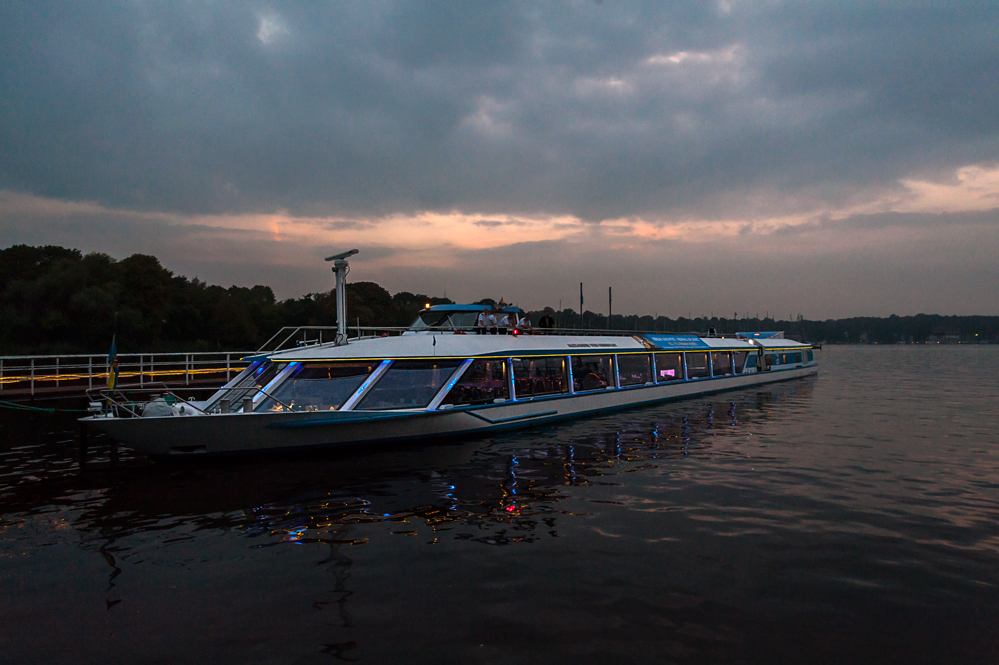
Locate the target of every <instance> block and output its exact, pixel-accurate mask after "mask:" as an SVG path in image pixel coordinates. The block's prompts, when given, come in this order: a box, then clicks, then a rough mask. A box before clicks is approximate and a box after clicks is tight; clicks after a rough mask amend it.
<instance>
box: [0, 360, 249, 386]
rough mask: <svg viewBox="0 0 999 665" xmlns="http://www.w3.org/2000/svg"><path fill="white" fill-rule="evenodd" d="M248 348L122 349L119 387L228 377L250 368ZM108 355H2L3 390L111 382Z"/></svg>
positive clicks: (1, 377) (185, 382)
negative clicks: (191, 349) (136, 351)
mask: <svg viewBox="0 0 999 665" xmlns="http://www.w3.org/2000/svg"><path fill="white" fill-rule="evenodd" d="M251 354H252V352H248V351H227V352H192V353H119V354H118V356H117V358H118V385H121V386H122V387H125V386H138V387H140V388H141V387H144V386H146V385H152V384H165V383H169V384H171V385H180V384H183V385H190V384H191V382H192V381H194V382H197V381H200V380H205V379H209V378H215V377H217V378H219V379H221V378H222V377H225V381H229V379H230V378H231V377H232V375H233V373H234V372H239V371H241V370H242V369H243V368H244V367H246V366H247V364H248V363H247V362H245V361H243V360H242V357H243V356H247V355H251ZM107 360H108V357H107V354H106V353H91V354H71V355H49V356H0V394H3V393H4V392H9V393H14V392H17V393H21V394H24V393H29V394H31V395H32V396H33V395H35V393H36V392H54V391H62V390H65V391H70V390H74V389H75V390H79V391H81V392H83V391H84V390H91V389H93V388H100V387H102V386H106V385H107V379H108V370H109V367H108V362H107Z"/></svg>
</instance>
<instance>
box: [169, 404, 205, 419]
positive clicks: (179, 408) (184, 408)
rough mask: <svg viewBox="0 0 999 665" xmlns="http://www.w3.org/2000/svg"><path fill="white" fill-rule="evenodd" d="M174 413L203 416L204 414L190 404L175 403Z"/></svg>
mask: <svg viewBox="0 0 999 665" xmlns="http://www.w3.org/2000/svg"><path fill="white" fill-rule="evenodd" d="M171 412H172V415H175V416H201V415H204V414H203V413H202V412H201V411H199V410H198V409H196V408H194V407H193V406H191V405H190V404H175V405H174V406H173V408H172V409H171Z"/></svg>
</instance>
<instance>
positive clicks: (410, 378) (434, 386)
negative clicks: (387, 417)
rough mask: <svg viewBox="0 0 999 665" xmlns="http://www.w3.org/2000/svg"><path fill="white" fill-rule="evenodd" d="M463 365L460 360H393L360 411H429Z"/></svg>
mask: <svg viewBox="0 0 999 665" xmlns="http://www.w3.org/2000/svg"><path fill="white" fill-rule="evenodd" d="M461 362H462V361H461V360H458V359H453V360H452V359H441V360H396V361H393V363H392V365H391V366H390V367H389V368H388V371H387V372H385V374H384V376H382V378H381V379H379V381H378V383H376V384H375V385H374V386H373V387H372V388H371V389H370V390H369V392H368V394H367V395H366V396H365V397H363V398H361V401H360V402H359V403H358V405H357V408H358V409H422V408H425V407H426V406H427V405H428V404H430V400H432V399H433V398H434V395H436V394H437V392H438V391H439V390H440V389H441V387H442V386H443V385H444V384H445V383H446V382H447V380H448V379H450V378H451V375H452V374H454V370H455V369H457V368H458V366H459V365H460V364H461Z"/></svg>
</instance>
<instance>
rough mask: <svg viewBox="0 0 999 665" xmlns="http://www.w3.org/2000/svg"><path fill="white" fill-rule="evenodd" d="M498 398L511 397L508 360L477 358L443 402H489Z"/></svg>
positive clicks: (454, 403)
mask: <svg viewBox="0 0 999 665" xmlns="http://www.w3.org/2000/svg"><path fill="white" fill-rule="evenodd" d="M498 399H510V387H509V385H508V384H507V381H506V360H476V361H475V362H473V363H472V364H471V365H470V366H469V367H468V369H467V370H465V373H464V374H462V375H461V379H460V380H459V381H458V383H456V384H455V385H454V387H453V388H451V390H450V391H448V394H447V395H446V396H445V397H444V400H443V401H442V402H441V404H442V405H444V404H452V405H454V406H461V405H463V404H488V403H490V402H494V401H496V400H498Z"/></svg>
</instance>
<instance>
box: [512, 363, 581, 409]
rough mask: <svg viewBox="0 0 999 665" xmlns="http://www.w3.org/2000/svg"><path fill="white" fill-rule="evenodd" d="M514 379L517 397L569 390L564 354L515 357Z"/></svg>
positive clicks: (551, 393) (523, 397)
mask: <svg viewBox="0 0 999 665" xmlns="http://www.w3.org/2000/svg"><path fill="white" fill-rule="evenodd" d="M513 380H514V386H515V390H516V395H517V399H525V398H528V397H537V396H538V395H553V394H558V393H565V392H568V391H569V388H568V383H567V382H566V380H565V358H563V357H562V356H549V357H543V358H514V359H513Z"/></svg>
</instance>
